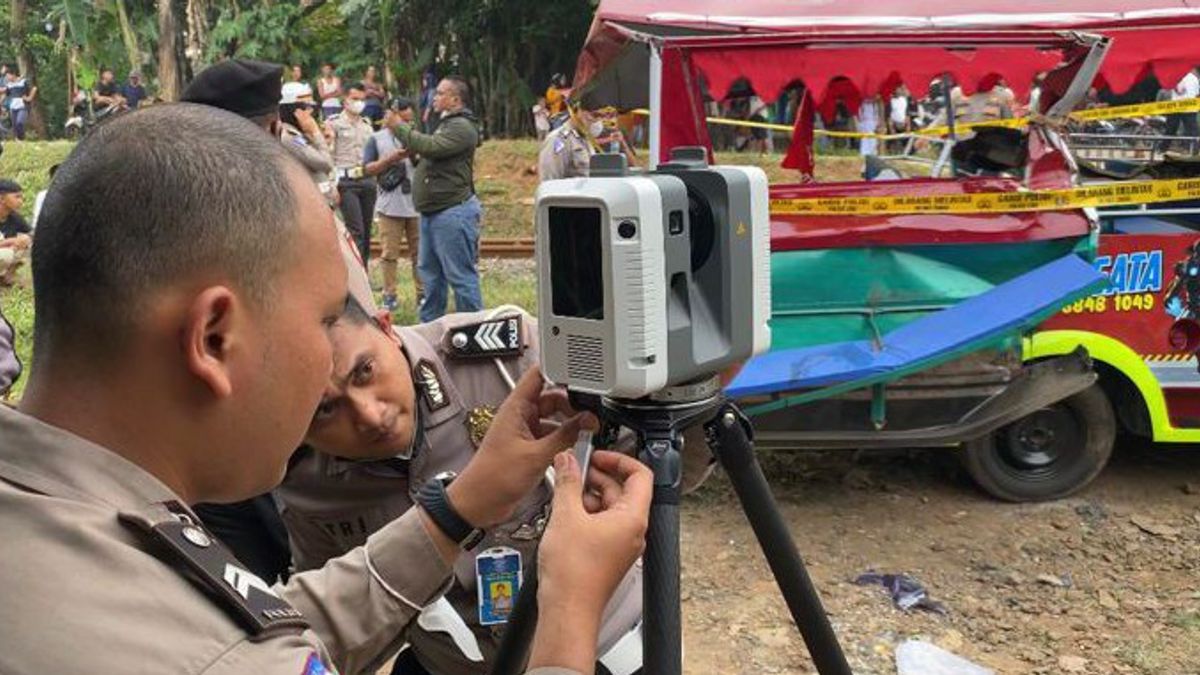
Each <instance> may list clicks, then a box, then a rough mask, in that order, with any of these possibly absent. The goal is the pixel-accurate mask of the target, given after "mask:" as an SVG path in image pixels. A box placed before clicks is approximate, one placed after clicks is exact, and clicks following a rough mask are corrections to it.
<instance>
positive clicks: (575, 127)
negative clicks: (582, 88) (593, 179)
mask: <svg viewBox="0 0 1200 675" xmlns="http://www.w3.org/2000/svg"><path fill="white" fill-rule="evenodd" d="M567 111H568V113H569V114H570V118H569V119H568V120H567V122H566V123H565V124H563V125H562V126H560V127H558V128H557V129H555V130H554V131H551V132H550V133H549V134H548V135H547V136H546V140H545V141H543V142H542V148H541V150H540V151H538V177H539V178H540V179H541V180H555V179H558V178H580V177H586V176H587V175H588V162H589V161H591V158H592V152H594V148H595V146H594V139H595V138H596V137H597V136H599V135H600V134H602V133H603V132H604V124H603V122H602V121H601V120H600V119H598V118H597V117H596V116H594V115H593V114H592V113H591V112H590V111H588V110H583V109H582V108H580V107H579V106H578V105H576V104H575V103H574V102H569V103H568V107H567Z"/></svg>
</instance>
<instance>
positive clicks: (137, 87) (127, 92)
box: [121, 70, 146, 110]
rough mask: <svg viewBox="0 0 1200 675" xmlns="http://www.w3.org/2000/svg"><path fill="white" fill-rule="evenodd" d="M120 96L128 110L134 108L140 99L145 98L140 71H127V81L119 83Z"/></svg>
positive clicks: (139, 102)
mask: <svg viewBox="0 0 1200 675" xmlns="http://www.w3.org/2000/svg"><path fill="white" fill-rule="evenodd" d="M121 97H122V98H124V99H125V105H126V106H127V107H128V108H129V109H130V110H136V109H137V107H138V106H139V105H141V104H142V101H144V100H146V87H145V86H143V85H142V73H141V71H138V70H132V71H130V72H129V81H128V82H126V83H125V84H123V85H121Z"/></svg>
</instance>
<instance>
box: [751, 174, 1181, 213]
mask: <svg viewBox="0 0 1200 675" xmlns="http://www.w3.org/2000/svg"><path fill="white" fill-rule="evenodd" d="M1184 199H1200V179H1197V178H1184V179H1172V180H1147V181H1132V182H1125V183H1104V184H1101V185H1087V186H1083V187H1077V188H1067V189H1062V190H1042V191H1037V192H1031V191H1021V192H981V193H975V194H954V195H906V196H886V197H811V198H801V199H772V200H771V213H773V214H777V215H812V216H832V215H875V214H878V215H898V214H914V213H1008V212H1013V211H1057V210H1062V209H1073V208H1084V207H1089V206H1090V207H1098V206H1118V205H1121V204H1153V203H1156V202H1171V201H1179V200H1184Z"/></svg>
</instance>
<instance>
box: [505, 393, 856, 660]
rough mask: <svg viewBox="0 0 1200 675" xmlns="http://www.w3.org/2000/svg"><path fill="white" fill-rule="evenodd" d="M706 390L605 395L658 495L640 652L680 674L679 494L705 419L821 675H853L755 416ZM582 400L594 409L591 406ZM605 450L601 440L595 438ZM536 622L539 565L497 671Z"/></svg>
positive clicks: (517, 654)
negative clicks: (781, 504) (766, 462)
mask: <svg viewBox="0 0 1200 675" xmlns="http://www.w3.org/2000/svg"><path fill="white" fill-rule="evenodd" d="M713 390H714V391H712V392H711V393H707V394H706V395H703V394H702V395H698V396H691V395H689V394H690V393H691V392H687V391H685V392H684V395H683V396H682V399H683V400H681V401H678V402H673V401H670V400H669V398H670V397H669V396H668V397H665V398H664V397H658V398H656V399H655V400H651V399H639V400H637V401H626V400H613V399H602V400H600V403H599V406H598V412H599V414H600V417H601V419H603V420H604V422H605V425H606V429H608V430H609V431H610V433H609V434H607V435H608V436H609V438H607V439H603V440H607V441H608V442H609V443H611V441H612V440H613V437H614V436H615V432H616V430H617V429H618V428H619V427H625V428H627V429H631V430H632V431H634V432H635V433H636V434H637V437H638V443H639V447H640V448H641V450H640V453H639V459H641V461H642V462H643V463H645V464H646V466H648V467H650V469H651V470H652V471H653V472H654V499H653V502H652V503H651V506H650V527H649V530H648V531H647V533H646V552H645V554H644V555H643V563H644V569H645V576H644V582H643V598H642V612H643V633H642V640H643V656H642V672H643V673H645V675H679V674H680V673H681V672H682V670H683V654H682V645H683V642H682V640H683V633H682V623H681V619H680V607H679V496H680V483H681V478H682V467H683V462H682V460H681V455H680V449H681V446H682V432H683V430H684V429H687V428H690V427H691V426H693V425H694V424H696V423H700V422H703V423H704V431H705V438H706V440H707V441H708V446H709V449H710V450H711V451H712V453H713V454H714V455H715V456H716V458H717V460H718V461H719V462H720V463H721V466H722V467H723V468H724V469H725V472H726V474H728V476H729V480H730V482H731V483H732V484H733V489H734V491H735V492H736V493H737V497H738V500H739V501H740V502H741V504H742V510H743V512H745V514H746V517H747V518H748V519H749V520H750V526H751V527H752V528H753V529H754V535H755V537H756V538H757V539H758V542H759V545H760V546H761V547H762V550H763V554H764V555H765V556H766V558H767V562H768V564H769V565H770V567H771V572H772V574H773V575H774V576H775V581H776V583H777V584H779V590H780V591H781V592H782V593H783V597H784V600H785V601H786V602H787V606H788V609H789V610H790V611H791V614H792V619H793V620H794V621H795V622H796V627H797V628H799V629H800V634H801V636H802V637H803V638H804V642H805V644H806V645H807V646H808V651H809V654H811V655H812V659H813V663H814V664H815V665H816V667H817V671H818V672H820V673H821V675H843V674H849V673H850V666H849V665H848V664H847V663H846V658H845V656H844V655H843V654H842V649H841V646H840V645H839V644H838V641H837V636H835V635H834V633H833V628H832V627H831V626H830V625H829V620H828V618H827V617H826V616H825V610H824V608H822V606H821V599H820V597H819V596H818V595H817V591H816V589H815V588H814V587H813V585H812V580H811V579H810V578H809V576H808V572H807V570H805V568H804V562H803V561H802V560H801V559H800V554H799V552H797V550H796V544H795V541H794V540H793V539H792V535H791V532H789V531H788V528H787V524H786V523H785V522H784V520H783V517H782V516H781V515H780V513H779V509H778V508H777V507H776V505H775V499H774V497H772V495H771V491H770V486H769V485H768V484H767V479H766V477H765V476H764V475H763V472H762V468H761V467H760V466H759V464H758V460H757V459H755V457H754V450H753V443H752V438H753V429H752V427H751V426H750V421H749V420H748V419H747V418H746V417H745V416H744V415H743V414H742V413H741V411H740V410H738V409H737V407H736V406H734V405H733V404H732V403H730V402H728V401H726V400H725V398H724V396H723V395H722V394H721V393H720V392H719V390H717V389H716V388H715V387H714V388H713ZM584 407H588V408H592V409H596V408H597V407H596V406H595V405H594V404H593V405H585V406H584ZM599 445H600V446H601V447H603V446H604V443H600V444H599ZM536 624H537V570H536V568H534V567H533V566H531V567H530V568H529V570H527V572H526V580H525V584H524V585H523V586H522V587H521V591H520V594H519V595H518V597H517V603H516V606H515V607H514V608H513V613H512V615H511V616H510V617H509V622H508V627H507V630H506V632H505V635H504V640H503V642H502V644H501V646H500V649H499V651H498V652H497V656H496V661H495V663H494V665H493V666H492V671H491V672H492V675H518V673H520V672H521V671H520V669H521V668H522V667H523V666H524V663H525V660H526V655H527V654H528V650H529V642H530V640H531V638H532V636H533V630H534V627H535V626H536Z"/></svg>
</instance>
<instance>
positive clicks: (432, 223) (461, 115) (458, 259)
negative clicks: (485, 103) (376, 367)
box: [395, 75, 483, 323]
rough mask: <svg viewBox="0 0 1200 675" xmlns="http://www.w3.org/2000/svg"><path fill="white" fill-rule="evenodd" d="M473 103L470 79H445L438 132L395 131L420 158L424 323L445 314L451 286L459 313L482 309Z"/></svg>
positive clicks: (438, 94) (436, 99)
mask: <svg viewBox="0 0 1200 675" xmlns="http://www.w3.org/2000/svg"><path fill="white" fill-rule="evenodd" d="M470 100H471V98H470V89H469V87H468V86H467V82H466V80H463V79H462V78H461V77H456V76H453V75H450V76H447V77H444V78H442V81H441V82H438V85H437V89H436V90H434V96H433V108H434V111H435V114H436V115H437V116H439V118H440V119H439V121H438V123H437V130H436V131H435V132H434V133H432V134H423V133H420V132H418V131H416V130H414V129H413V128H412V127H411V126H410V125H408V124H403V123H402V124H398V125H396V127H395V132H396V137H397V138H399V139H400V141H401V142H402V143H404V145H405V146H406V147H407V148H408V150H409V152H415V153H417V154H418V155H419V156H420V163H419V164H418V165H417V170H416V173H415V178H414V180H413V203H414V204H415V205H416V207H417V210H418V211H420V212H421V233H420V245H421V250H420V261H419V263H418V270H419V272H420V275H421V283H422V284H423V285H424V289H425V299H424V301H423V302H422V303H421V321H422V322H423V323H428V322H430V321H433V320H434V319H436V318H438V317H440V316H442V315H443V314H445V313H446V305H447V301H448V299H449V293H448V288H447V287H449V288H453V289H454V308H455V310H456V311H459V312H474V311H478V310H480V309H483V297H482V293H481V292H480V289H479V270H478V268H477V267H476V259H477V258H478V257H479V221H480V218H481V217H482V216H483V207H482V206H481V205H480V203H479V198H478V197H476V196H475V148H476V147H477V146H478V145H479V143H480V140H481V135H480V133H479V122H478V120H477V119H476V118H475V113H473V112H471V109H470V107H469V106H470Z"/></svg>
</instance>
